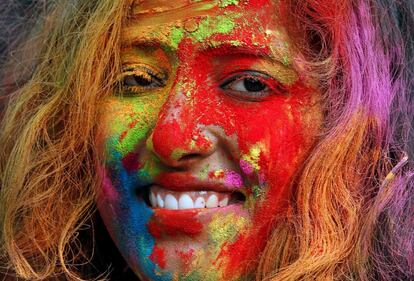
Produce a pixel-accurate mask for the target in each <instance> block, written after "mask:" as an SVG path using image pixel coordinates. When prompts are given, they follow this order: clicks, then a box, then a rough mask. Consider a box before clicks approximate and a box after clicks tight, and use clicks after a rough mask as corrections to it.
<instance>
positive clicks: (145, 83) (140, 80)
mask: <svg viewBox="0 0 414 281" xmlns="http://www.w3.org/2000/svg"><path fill="white" fill-rule="evenodd" d="M135 82H136V83H137V84H138V85H140V86H144V87H145V86H149V85H151V83H152V81H151V80H149V79H146V78H144V77H142V76H135Z"/></svg>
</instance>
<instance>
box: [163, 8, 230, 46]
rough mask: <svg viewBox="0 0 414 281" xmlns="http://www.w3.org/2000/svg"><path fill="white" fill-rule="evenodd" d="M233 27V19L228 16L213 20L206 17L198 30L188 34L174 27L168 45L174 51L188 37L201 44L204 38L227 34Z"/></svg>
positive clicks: (180, 28) (182, 29)
mask: <svg viewBox="0 0 414 281" xmlns="http://www.w3.org/2000/svg"><path fill="white" fill-rule="evenodd" d="M235 26H236V25H235V23H234V21H233V19H232V18H231V17H230V16H229V15H226V16H217V17H214V18H211V17H209V16H207V17H206V18H205V19H204V20H202V21H201V22H200V23H199V25H198V29H197V30H196V31H194V32H192V33H190V34H187V33H186V31H185V30H184V28H183V27H174V28H173V29H172V30H171V32H170V35H169V40H170V45H171V47H172V48H173V50H176V49H178V45H179V44H180V42H181V41H182V40H183V39H184V37H189V38H191V39H192V40H193V41H196V42H203V41H204V40H205V39H206V38H208V37H210V36H212V35H214V34H220V33H221V34H225V33H228V32H230V31H232V30H233V29H234V27H235ZM186 34H187V35H186ZM185 35H186V36H185Z"/></svg>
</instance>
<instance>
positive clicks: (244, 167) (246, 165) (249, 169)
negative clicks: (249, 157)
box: [239, 159, 254, 176]
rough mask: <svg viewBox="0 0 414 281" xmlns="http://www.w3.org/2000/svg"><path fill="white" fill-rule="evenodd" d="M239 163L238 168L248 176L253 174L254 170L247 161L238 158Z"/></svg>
mask: <svg viewBox="0 0 414 281" xmlns="http://www.w3.org/2000/svg"><path fill="white" fill-rule="evenodd" d="M239 163H240V164H239V165H240V169H241V170H242V171H243V173H244V174H246V175H248V176H250V175H251V174H253V172H254V169H253V167H252V166H251V165H250V164H249V162H247V161H245V160H243V159H240V162H239Z"/></svg>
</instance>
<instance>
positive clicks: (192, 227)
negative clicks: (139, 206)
mask: <svg viewBox="0 0 414 281" xmlns="http://www.w3.org/2000/svg"><path fill="white" fill-rule="evenodd" d="M154 212H155V214H154V216H153V217H152V219H151V221H150V222H149V223H148V227H149V231H150V233H151V234H153V235H154V237H162V236H167V237H172V236H182V235H186V236H188V237H195V236H197V235H198V234H200V233H201V232H202V231H203V224H201V223H200V221H199V220H198V218H197V215H198V213H199V210H189V211H184V210H181V211H179V212H177V211H174V210H165V209H155V210H154Z"/></svg>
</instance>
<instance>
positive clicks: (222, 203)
mask: <svg viewBox="0 0 414 281" xmlns="http://www.w3.org/2000/svg"><path fill="white" fill-rule="evenodd" d="M218 205H219V207H226V206H227V205H229V198H228V197H225V198H223V199H222V200H221V201H220V202H219V203H218Z"/></svg>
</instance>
